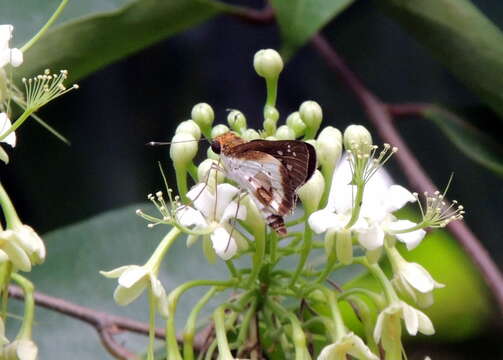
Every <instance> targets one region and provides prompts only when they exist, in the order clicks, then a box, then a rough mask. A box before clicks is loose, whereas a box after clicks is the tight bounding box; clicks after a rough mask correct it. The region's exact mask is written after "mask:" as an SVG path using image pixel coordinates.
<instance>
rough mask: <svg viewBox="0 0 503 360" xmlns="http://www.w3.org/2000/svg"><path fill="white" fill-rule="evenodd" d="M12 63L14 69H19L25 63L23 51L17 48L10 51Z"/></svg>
mask: <svg viewBox="0 0 503 360" xmlns="http://www.w3.org/2000/svg"><path fill="white" fill-rule="evenodd" d="M10 63H11V65H12V66H14V67H18V66H19V65H21V64H22V63H23V53H22V52H21V50H19V49H16V48H13V49H10Z"/></svg>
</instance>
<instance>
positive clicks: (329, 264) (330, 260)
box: [316, 244, 337, 284]
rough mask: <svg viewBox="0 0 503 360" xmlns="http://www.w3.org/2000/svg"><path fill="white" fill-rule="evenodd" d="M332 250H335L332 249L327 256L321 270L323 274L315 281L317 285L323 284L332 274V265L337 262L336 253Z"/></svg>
mask: <svg viewBox="0 0 503 360" xmlns="http://www.w3.org/2000/svg"><path fill="white" fill-rule="evenodd" d="M334 248H335V244H334ZM334 250H335V249H332V251H331V252H330V254H329V255H328V258H327V262H326V264H325V268H324V269H323V272H322V273H321V274H320V276H319V277H318V279H316V282H317V283H318V284H321V283H323V282H324V281H325V280H326V279H327V277H328V276H329V275H330V274H331V273H332V271H333V269H334V265H335V263H336V261H337V252H336V251H334Z"/></svg>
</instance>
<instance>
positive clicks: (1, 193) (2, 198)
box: [0, 183, 22, 228]
mask: <svg viewBox="0 0 503 360" xmlns="http://www.w3.org/2000/svg"><path fill="white" fill-rule="evenodd" d="M0 205H1V206H2V210H3V213H4V216H5V222H6V223H7V228H12V227H15V226H16V225H20V224H22V223H21V220H20V219H19V216H18V215H17V213H16V209H15V208H14V204H12V201H11V200H10V198H9V195H8V194H7V192H6V191H5V188H4V187H3V185H2V184H1V183H0Z"/></svg>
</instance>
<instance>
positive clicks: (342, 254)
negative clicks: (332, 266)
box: [335, 229, 353, 265]
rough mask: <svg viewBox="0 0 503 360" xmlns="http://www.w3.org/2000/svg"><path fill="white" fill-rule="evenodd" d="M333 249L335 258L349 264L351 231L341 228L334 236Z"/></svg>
mask: <svg viewBox="0 0 503 360" xmlns="http://www.w3.org/2000/svg"><path fill="white" fill-rule="evenodd" d="M335 251H336V253H337V259H339V261H340V262H341V263H342V264H344V265H349V264H351V263H352V262H353V240H352V239H351V231H350V230H347V229H342V230H341V231H339V232H338V233H337V235H336V237H335Z"/></svg>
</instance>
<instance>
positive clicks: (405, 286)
mask: <svg viewBox="0 0 503 360" xmlns="http://www.w3.org/2000/svg"><path fill="white" fill-rule="evenodd" d="M386 254H387V256H388V259H389V261H390V263H391V267H392V269H393V273H394V276H393V279H392V281H391V282H392V284H393V286H394V287H395V289H396V290H397V291H398V293H400V295H402V296H403V297H405V298H407V297H408V298H410V299H412V300H413V301H414V302H416V304H417V305H418V306H419V307H423V308H424V307H428V306H430V305H432V304H433V290H435V289H438V288H443V287H444V285H443V284H440V283H438V282H436V281H435V280H434V279H433V277H432V276H431V275H430V273H429V272H428V271H427V270H426V269H425V268H424V267H422V266H421V265H419V264H417V263H413V262H408V261H407V260H405V259H404V258H403V257H402V255H400V253H399V252H398V250H397V249H396V248H394V247H392V248H387V249H386Z"/></svg>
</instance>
